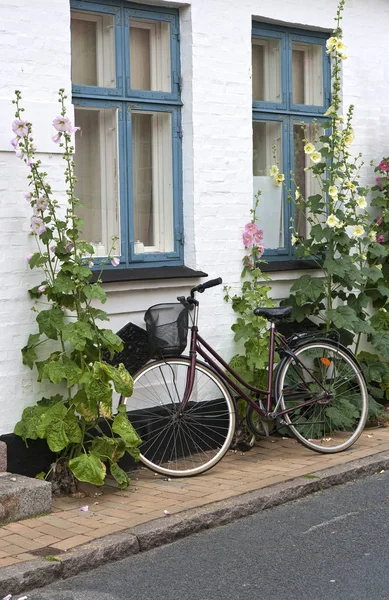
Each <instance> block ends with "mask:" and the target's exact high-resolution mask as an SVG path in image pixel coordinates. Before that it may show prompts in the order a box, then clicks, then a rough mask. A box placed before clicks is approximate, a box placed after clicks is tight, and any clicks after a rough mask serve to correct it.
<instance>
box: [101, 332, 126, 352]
mask: <svg viewBox="0 0 389 600" xmlns="http://www.w3.org/2000/svg"><path fill="white" fill-rule="evenodd" d="M99 337H100V343H101V345H102V346H103V347H104V348H107V350H109V351H110V353H111V357H112V356H113V354H114V353H115V352H120V351H121V350H122V349H123V340H122V339H121V338H120V337H119V336H118V335H116V333H113V331H111V330H110V329H100V331H99Z"/></svg>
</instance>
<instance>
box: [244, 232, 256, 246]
mask: <svg viewBox="0 0 389 600" xmlns="http://www.w3.org/2000/svg"><path fill="white" fill-rule="evenodd" d="M242 240H243V245H244V247H245V248H252V247H253V245H254V236H253V234H252V232H251V231H244V232H243V234H242Z"/></svg>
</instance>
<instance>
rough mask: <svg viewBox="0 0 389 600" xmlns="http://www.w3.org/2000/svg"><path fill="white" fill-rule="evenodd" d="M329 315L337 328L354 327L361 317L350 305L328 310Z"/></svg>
mask: <svg viewBox="0 0 389 600" xmlns="http://www.w3.org/2000/svg"><path fill="white" fill-rule="evenodd" d="M327 315H328V317H329V319H330V320H331V322H332V323H333V324H334V325H335V327H336V328H339V329H342V328H345V329H353V327H354V325H355V324H356V323H357V322H358V320H359V318H358V315H357V314H356V312H355V310H353V309H352V308H351V307H350V306H338V307H337V308H331V309H329V310H328V311H327Z"/></svg>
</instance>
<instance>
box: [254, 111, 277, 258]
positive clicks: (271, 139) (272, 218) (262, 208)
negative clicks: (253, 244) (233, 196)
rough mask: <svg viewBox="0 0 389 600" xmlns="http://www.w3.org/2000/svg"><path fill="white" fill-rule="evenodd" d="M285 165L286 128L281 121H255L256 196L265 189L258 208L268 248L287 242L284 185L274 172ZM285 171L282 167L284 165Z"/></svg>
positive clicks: (265, 243) (259, 220)
mask: <svg viewBox="0 0 389 600" xmlns="http://www.w3.org/2000/svg"><path fill="white" fill-rule="evenodd" d="M276 162H277V163H278V164H279V165H282V128H281V123H280V122H278V121H254V123H253V180H254V181H253V183H254V196H255V194H257V192H258V191H259V190H260V191H261V198H260V201H259V206H258V210H257V216H258V222H259V224H260V226H261V227H263V230H264V235H263V240H264V245H265V247H266V248H279V247H282V246H284V216H283V207H282V198H283V186H282V183H281V182H277V181H275V177H274V176H272V175H270V168H271V167H272V166H273V165H275V164H276ZM279 169H280V171H282V167H281V168H280V167H279Z"/></svg>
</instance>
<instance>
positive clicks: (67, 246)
mask: <svg viewBox="0 0 389 600" xmlns="http://www.w3.org/2000/svg"><path fill="white" fill-rule="evenodd" d="M73 248H74V244H73V242H71V241H70V240H69V242H68V243H67V244H66V245H65V252H67V253H68V254H70V252H71V251H72V250H73Z"/></svg>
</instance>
